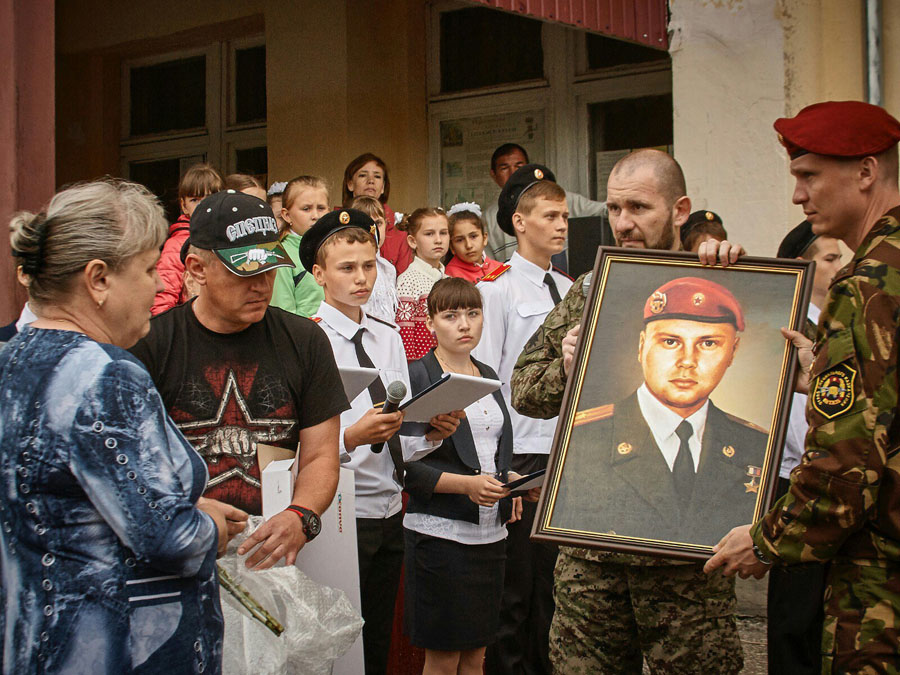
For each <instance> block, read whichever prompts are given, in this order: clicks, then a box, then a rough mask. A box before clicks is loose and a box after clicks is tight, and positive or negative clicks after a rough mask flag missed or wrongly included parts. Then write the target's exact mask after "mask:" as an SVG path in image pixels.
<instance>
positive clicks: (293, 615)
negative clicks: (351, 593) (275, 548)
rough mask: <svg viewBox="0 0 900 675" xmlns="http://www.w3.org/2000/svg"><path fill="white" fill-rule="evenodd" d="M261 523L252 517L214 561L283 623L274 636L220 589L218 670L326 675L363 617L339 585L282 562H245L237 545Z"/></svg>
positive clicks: (233, 674) (228, 673) (239, 674)
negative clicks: (257, 567) (256, 565)
mask: <svg viewBox="0 0 900 675" xmlns="http://www.w3.org/2000/svg"><path fill="white" fill-rule="evenodd" d="M261 524H262V518H260V517H251V518H250V523H249V525H248V526H247V529H246V530H245V531H244V532H243V533H241V534H240V535H238V536H237V537H235V538H234V539H233V540H232V541H231V543H230V544H229V546H228V553H227V554H226V555H225V556H223V557H222V558H220V559H219V561H218V562H219V565H220V566H221V567H222V568H223V569H224V570H225V571H226V572H228V573H229V574H230V575H231V577H232V578H233V579H234V580H235V581H236V582H237V583H238V584H240V585H241V586H243V587H244V588H245V589H246V590H247V591H249V593H250V595H251V596H252V597H253V598H254V599H255V600H256V602H258V603H259V604H260V605H261V606H262V607H263V608H264V609H265V610H266V611H268V612H269V614H271V615H272V616H273V617H274V618H275V619H277V620H278V621H279V622H280V623H281V624H282V625H283V626H284V632H283V633H282V634H281V635H280V636H276V635H275V634H274V633H273V632H272V631H271V630H269V628H267V627H266V626H265V625H264V624H262V623H261V622H260V621H258V620H257V619H254V618H253V617H252V616H251V614H250V612H248V611H247V610H246V609H245V608H244V607H243V606H242V605H241V604H240V603H239V602H238V601H237V599H235V597H234V596H233V595H231V593H229V592H228V591H226V590H225V589H224V588H222V589H220V592H219V593H220V596H221V599H222V613H223V614H224V615H225V637H224V645H223V656H224V659H223V660H224V664H223V672H224V673H225V675H245V674H246V673H253V674H254V675H257V674H258V675H269V674H271V675H276V674H277V675H281V674H282V673H287V674H288V675H319V674H320V673H321V674H322V675H328V674H330V673H331V666H332V663H333V662H334V660H335V659H337V658H338V657H340V656H341V655H343V654H344V653H345V652H346V651H347V650H348V649H350V647H351V646H352V645H353V643H354V642H355V641H356V638H357V637H358V636H359V633H360V631H361V630H362V624H363V621H362V617H361V616H360V615H359V612H358V611H356V609H354V607H353V606H352V605H351V604H350V601H349V600H348V599H347V595H346V594H345V593H344V592H343V591H341V590H338V589H334V588H329V587H327V586H321V585H319V584H317V583H315V582H314V581H312V580H310V579H309V577H307V576H306V575H305V574H303V572H301V571H300V570H299V569H297V568H296V567H294V566H291V567H286V566H285V565H284V564H283V563H282V564H281V565H279V566H277V567H273V568H271V569H268V570H261V571H251V570H248V569H247V568H246V567H244V560H245V559H246V556H241V557H238V556H237V554H236V550H237V547H238V546H239V545H240V543H241V542H242V541H243V540H244V539H246V538H247V536H248V535H249V534H250V533H251V532H252V531H253V530H255V529H256V528H257V527H259V526H260V525H261Z"/></svg>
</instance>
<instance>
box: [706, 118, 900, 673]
mask: <svg viewBox="0 0 900 675" xmlns="http://www.w3.org/2000/svg"><path fill="white" fill-rule="evenodd" d="M775 129H776V131H778V133H779V140H780V141H781V143H782V144H783V145H784V146H785V148H786V149H787V151H788V154H789V156H790V158H791V164H790V168H791V173H792V174H793V176H794V178H795V179H796V188H795V190H794V196H793V201H794V203H795V204H799V205H801V206H802V207H803V212H804V213H805V214H806V218H807V220H808V221H809V222H810V223H811V224H812V231H813V232H814V233H815V234H817V235H828V236H832V237H836V238H839V239H842V240H843V241H844V243H845V244H847V246H849V247H850V249H851V250H853V251H855V253H854V255H853V258H852V259H851V260H850V263H849V264H848V265H846V266H845V267H844V268H843V269H842V270H841V271H840V272H838V274H837V276H835V278H834V280H833V281H832V283H831V288H830V290H829V292H828V295H827V296H826V298H825V303H824V307H823V308H822V313H821V316H820V318H819V326H818V331H817V339H816V342H815V347H814V348H813V349H812V350H810V349H809V346H810V345H811V344H812V343H810V341H809V340H806V339H805V338H804V337H803V336H802V335H801V334H799V333H794V332H792V331H784V332H785V335H786V336H787V337H789V338H790V339H792V340H793V341H794V343H795V344H796V345H797V346H799V347H801V364H802V367H803V370H804V372H805V374H806V375H807V377H805V378H804V379H803V382H801V383H798V390H799V391H801V392H802V393H805V392H806V391H807V390H808V392H809V399H808V403H807V411H806V416H807V421H808V422H809V431H808V433H807V436H806V444H805V453H804V455H803V458H802V460H801V462H800V464H799V465H798V466H797V467H796V468H794V469H793V471H792V472H791V486H790V491H789V492H788V493H787V494H786V495H785V496H784V497H782V498H781V499H779V500H778V501H777V502H776V503H775V506H774V507H773V508H772V510H771V511H769V513H768V514H766V515H765V516H764V517H763V519H762V520H761V521H760V522H758V523H756V524H755V525H753V526H752V527H751V526H749V525H747V526H743V527H739V528H735V529H734V530H732V531H731V532H730V533H729V534H728V535H727V536H726V537H725V538H724V539H723V540H722V541H721V542H720V543H719V544H718V545H717V547H716V549H717V550H718V553H717V554H716V555H715V556H714V557H713V558H712V559H711V560H710V561H709V562H708V563H707V565H706V569H707V571H712V570H714V569H717V568H719V567H724V570H725V572H726V574H734V573H735V572H737V573H740V574H741V576H748V575H754V576H762V575H763V574H765V572H766V571H767V570H768V569H769V568H770V566H772V565H796V564H799V563H806V562H829V563H830V566H829V569H828V578H827V586H828V589H829V592H827V593H826V597H825V602H824V614H825V621H824V630H823V635H822V650H821V653H822V668H821V672H827V673H831V672H835V673H845V672H847V673H849V672H853V673H859V672H872V673H875V672H878V673H886V672H900V574H898V571H900V514H898V510H897V504H898V503H900V453H898V452H897V449H898V447H900V419H898V416H897V412H898V379H897V368H898V351H900V340H898V330H897V326H898V323H900V190H898V186H897V178H898V170H897V164H898V161H897V142H898V140H900V122H898V121H897V120H896V119H894V117H892V116H891V115H889V114H888V113H887V112H886V111H885V110H883V109H882V108H879V107H877V106H874V105H869V104H867V103H861V102H858V101H830V102H826V103H819V104H816V105H812V106H809V107H808V108H804V109H803V110H801V111H800V113H799V114H797V116H796V117H793V118H788V119H780V120H778V121H777V122H775ZM792 672H797V671H796V670H794V671H792Z"/></svg>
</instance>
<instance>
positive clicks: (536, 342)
mask: <svg viewBox="0 0 900 675" xmlns="http://www.w3.org/2000/svg"><path fill="white" fill-rule="evenodd" d="M543 346H544V327H543V326H540V327H539V328H538V329H537V330H536V331H534V335H532V336H531V337H530V338H528V342H526V343H525V347H524V349H523V350H522V351H523V352H524V353H525V354H531V353H533V352H536V351H537V350H538V349H540V348H541V347H543Z"/></svg>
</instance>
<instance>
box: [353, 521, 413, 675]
mask: <svg viewBox="0 0 900 675" xmlns="http://www.w3.org/2000/svg"><path fill="white" fill-rule="evenodd" d="M356 545H357V549H358V551H357V552H358V555H359V591H360V597H361V600H362V616H363V620H364V621H365V624H364V625H363V652H364V654H365V662H366V675H383V674H384V673H386V672H387V662H388V652H389V651H390V648H391V630H392V629H393V627H394V603H395V602H396V600H397V588H398V586H399V585H400V569H401V567H402V565H403V513H402V512H401V513H398V514H396V515H394V516H391V517H390V518H357V519H356Z"/></svg>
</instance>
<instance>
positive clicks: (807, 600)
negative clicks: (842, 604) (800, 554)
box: [767, 478, 827, 675]
mask: <svg viewBox="0 0 900 675" xmlns="http://www.w3.org/2000/svg"><path fill="white" fill-rule="evenodd" d="M789 487H790V481H788V480H787V479H784V478H779V479H778V495H779V496H781V495H783V494H785V493H786V492H787V491H788V488H789ZM826 572H827V566H826V565H824V564H821V563H803V564H801V565H788V566H775V567H773V568H772V569H771V570H770V571H769V600H768V612H767V615H768V617H767V618H768V628H767V638H768V655H769V673H770V675H807V674H809V675H819V673H821V672H822V621H823V619H824V609H823V608H824V599H823V596H824V594H825V576H826Z"/></svg>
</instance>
